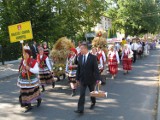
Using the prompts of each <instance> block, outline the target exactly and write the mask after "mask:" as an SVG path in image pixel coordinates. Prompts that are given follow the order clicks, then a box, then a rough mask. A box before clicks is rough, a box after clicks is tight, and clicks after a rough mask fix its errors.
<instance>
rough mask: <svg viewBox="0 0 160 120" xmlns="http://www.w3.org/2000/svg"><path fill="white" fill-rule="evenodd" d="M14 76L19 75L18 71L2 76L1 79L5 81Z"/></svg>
mask: <svg viewBox="0 0 160 120" xmlns="http://www.w3.org/2000/svg"><path fill="white" fill-rule="evenodd" d="M13 77H18V73H14V74H12V75H8V76H4V77H0V81H5V80H7V79H11V78H13Z"/></svg>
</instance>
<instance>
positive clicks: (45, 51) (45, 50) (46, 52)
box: [43, 42, 49, 56]
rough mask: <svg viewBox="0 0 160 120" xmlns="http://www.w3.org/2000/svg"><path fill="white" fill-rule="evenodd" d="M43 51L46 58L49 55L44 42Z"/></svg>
mask: <svg viewBox="0 0 160 120" xmlns="http://www.w3.org/2000/svg"><path fill="white" fill-rule="evenodd" d="M43 49H44V50H43V51H44V54H45V55H47V56H48V55H49V48H48V45H47V43H46V42H44V43H43Z"/></svg>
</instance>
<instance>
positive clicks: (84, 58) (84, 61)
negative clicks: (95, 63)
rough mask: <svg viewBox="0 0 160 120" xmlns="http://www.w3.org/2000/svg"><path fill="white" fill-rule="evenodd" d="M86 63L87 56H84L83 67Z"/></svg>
mask: <svg viewBox="0 0 160 120" xmlns="http://www.w3.org/2000/svg"><path fill="white" fill-rule="evenodd" d="M85 63H86V56H85V55H84V56H83V65H84V64H85Z"/></svg>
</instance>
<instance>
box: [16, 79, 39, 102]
mask: <svg viewBox="0 0 160 120" xmlns="http://www.w3.org/2000/svg"><path fill="white" fill-rule="evenodd" d="M39 85H40V82H39V79H38V78H37V77H36V76H33V77H32V76H31V77H30V80H28V79H24V78H22V77H21V76H19V77H18V82H17V86H19V87H20V88H21V89H20V101H21V103H22V104H24V105H25V104H30V103H32V102H35V101H36V100H37V99H38V98H41V94H40V90H39Z"/></svg>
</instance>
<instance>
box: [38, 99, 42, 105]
mask: <svg viewBox="0 0 160 120" xmlns="http://www.w3.org/2000/svg"><path fill="white" fill-rule="evenodd" d="M41 102H42V99H41V98H39V99H38V100H37V107H39V106H40V105H41Z"/></svg>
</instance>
